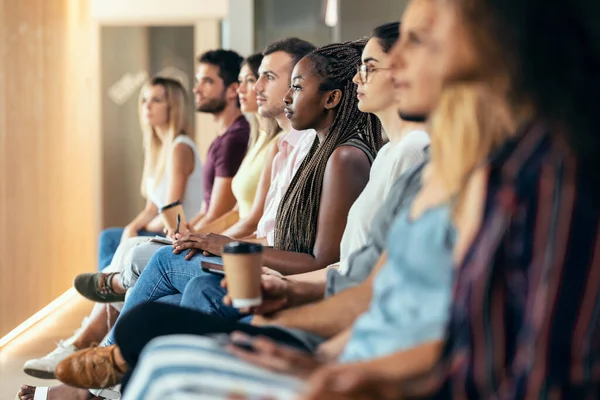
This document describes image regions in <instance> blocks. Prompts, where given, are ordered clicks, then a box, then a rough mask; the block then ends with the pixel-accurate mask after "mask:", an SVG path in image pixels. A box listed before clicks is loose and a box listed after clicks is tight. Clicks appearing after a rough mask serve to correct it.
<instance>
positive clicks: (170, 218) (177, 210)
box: [160, 201, 187, 232]
mask: <svg viewBox="0 0 600 400" xmlns="http://www.w3.org/2000/svg"><path fill="white" fill-rule="evenodd" d="M178 215H179V218H180V222H179V232H182V231H184V230H186V229H187V228H186V226H187V222H186V221H185V215H184V214H183V206H182V205H181V202H179V201H176V202H175V203H171V204H169V205H166V206H164V207H162V208H161V209H160V216H161V218H162V220H163V224H165V227H166V228H167V229H171V230H175V229H176V228H177V216H178Z"/></svg>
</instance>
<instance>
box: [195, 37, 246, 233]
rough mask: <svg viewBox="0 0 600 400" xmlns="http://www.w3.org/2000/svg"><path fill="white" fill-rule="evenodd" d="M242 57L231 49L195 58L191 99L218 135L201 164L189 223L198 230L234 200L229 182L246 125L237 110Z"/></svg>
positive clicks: (239, 159) (241, 149)
mask: <svg viewBox="0 0 600 400" xmlns="http://www.w3.org/2000/svg"><path fill="white" fill-rule="evenodd" d="M242 61H243V59H242V57H241V56H240V55H239V54H237V53H236V52H234V51H231V50H222V49H219V50H210V51H207V52H206V53H203V54H201V55H200V57H198V69H197V73H196V84H195V85H194V90H193V92H194V100H195V104H196V111H197V112H202V113H209V114H213V115H214V117H215V121H216V122H217V124H218V126H219V135H218V136H217V138H216V139H215V140H214V141H213V142H212V144H211V145H210V148H209V150H208V154H207V155H206V163H205V165H204V204H203V206H202V210H201V212H200V213H199V214H198V215H197V216H196V217H195V218H193V220H192V221H190V226H192V227H193V226H195V227H196V228H200V227H202V226H204V225H206V224H208V223H210V222H212V221H214V220H215V219H217V218H218V217H220V216H221V215H223V214H224V213H225V212H227V211H229V210H231V209H232V208H233V207H234V206H235V204H236V200H235V197H234V195H233V192H232V191H231V181H232V179H233V177H234V175H235V174H236V172H237V170H238V168H239V166H240V164H241V163H242V160H243V159H244V156H245V154H246V149H247V147H248V139H249V137H250V125H249V124H248V121H247V120H246V118H245V117H244V116H243V115H242V112H241V111H240V104H239V100H238V95H237V87H238V81H237V77H238V75H239V72H240V67H241V64H242Z"/></svg>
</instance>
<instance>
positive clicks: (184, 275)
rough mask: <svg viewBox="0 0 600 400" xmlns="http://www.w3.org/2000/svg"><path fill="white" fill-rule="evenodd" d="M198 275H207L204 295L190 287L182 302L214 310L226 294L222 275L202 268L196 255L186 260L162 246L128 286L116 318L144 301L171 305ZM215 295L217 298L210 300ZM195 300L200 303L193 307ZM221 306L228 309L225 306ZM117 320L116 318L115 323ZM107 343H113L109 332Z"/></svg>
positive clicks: (169, 247)
mask: <svg viewBox="0 0 600 400" xmlns="http://www.w3.org/2000/svg"><path fill="white" fill-rule="evenodd" d="M197 277H205V278H207V280H206V281H204V283H205V284H206V286H204V287H203V288H202V289H201V290H200V289H198V290H200V291H201V292H206V297H203V296H196V291H195V290H193V291H191V292H190V294H189V295H188V299H189V300H186V302H185V304H186V305H187V307H190V308H192V309H194V310H202V311H203V310H213V309H216V307H218V306H217V303H220V302H221V300H222V299H223V296H224V295H225V291H224V289H223V288H221V286H220V281H221V277H219V276H217V275H213V274H209V273H207V272H204V271H202V269H201V268H200V262H199V261H198V260H197V259H196V257H194V258H192V259H191V260H189V261H188V260H186V259H185V253H182V254H173V248H172V247H171V246H165V247H163V248H162V249H160V250H158V251H157V252H156V253H155V254H154V255H153V256H152V258H151V259H150V261H149V262H148V265H147V266H146V268H145V269H144V270H143V271H142V273H141V275H140V277H139V279H138V280H137V282H136V283H135V285H134V286H133V287H132V288H131V289H129V293H128V294H127V299H126V300H125V304H124V306H123V309H122V310H121V314H120V315H119V318H121V316H123V315H125V314H126V313H128V312H129V311H130V310H131V309H133V308H135V307H137V306H139V305H141V304H144V303H150V302H154V301H158V302H166V303H169V304H173V301H174V300H175V299H177V298H178V297H176V296H181V295H182V294H183V293H184V291H185V289H186V286H187V285H188V283H190V282H191V281H192V280H193V279H194V278H197ZM195 287H196V286H195ZM193 295H194V296H193ZM215 298H216V301H213V300H214V299H215ZM195 301H198V302H199V303H198V304H197V305H194V306H192V304H194V303H193V302H195ZM222 307H223V308H227V307H225V306H224V305H222ZM234 311H235V310H234ZM238 315H239V314H238ZM118 321H119V319H117V323H118ZM166 323H168V321H166ZM107 343H108V344H112V343H114V337H113V333H112V332H111V334H110V336H109V337H108V342H107Z"/></svg>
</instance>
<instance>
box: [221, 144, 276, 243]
mask: <svg viewBox="0 0 600 400" xmlns="http://www.w3.org/2000/svg"><path fill="white" fill-rule="evenodd" d="M278 151H279V146H277V141H276V140H275V141H274V143H273V145H271V146H270V147H269V149H268V150H267V153H266V155H265V167H264V168H263V170H262V172H261V174H260V180H259V181H258V187H257V188H256V194H255V195H254V202H253V203H252V210H250V215H248V217H246V218H244V219H241V220H239V221H238V222H237V223H236V224H235V225H233V226H232V227H230V228H229V229H227V230H226V231H225V232H223V235H224V236H229V237H232V238H239V239H241V238H245V237H247V236H249V235H252V234H253V233H254V232H255V231H256V227H257V226H258V221H260V219H261V218H262V215H263V212H264V210H265V200H266V198H267V193H268V192H269V188H270V187H271V170H272V167H273V158H275V155H276V154H277V152H278Z"/></svg>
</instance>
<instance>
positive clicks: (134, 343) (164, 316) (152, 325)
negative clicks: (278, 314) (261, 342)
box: [115, 303, 308, 393]
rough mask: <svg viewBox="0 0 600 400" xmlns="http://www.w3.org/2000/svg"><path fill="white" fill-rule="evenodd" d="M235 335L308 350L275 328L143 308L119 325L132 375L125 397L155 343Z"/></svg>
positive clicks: (191, 312) (161, 307) (118, 340)
mask: <svg viewBox="0 0 600 400" xmlns="http://www.w3.org/2000/svg"><path fill="white" fill-rule="evenodd" d="M234 331H241V332H244V333H246V334H248V335H251V336H258V335H260V336H266V337H268V338H270V339H273V340H275V341H277V342H280V343H282V344H286V345H289V346H293V347H296V348H298V349H301V350H308V349H307V348H306V346H304V345H303V344H302V343H301V342H300V341H298V340H297V339H295V338H294V337H293V336H292V335H290V334H288V333H287V332H285V331H283V330H280V329H277V328H274V327H264V328H263V327H257V326H252V325H249V324H242V323H239V322H237V321H231V320H226V319H222V318H219V317H213V316H210V315H206V314H203V313H201V312H198V311H194V310H190V309H187V308H182V307H177V306H172V305H169V304H162V303H147V304H142V305H140V306H139V307H136V308H134V309H132V310H131V311H130V312H128V313H127V314H123V315H122V316H121V318H120V319H119V323H118V324H116V325H115V342H116V344H117V345H118V346H119V349H120V350H121V353H122V354H123V358H125V361H127V364H128V366H129V371H128V373H127V374H126V375H125V377H124V379H123V384H122V391H123V393H124V391H125V387H126V386H127V382H128V381H129V378H130V377H131V374H132V373H133V371H134V370H135V367H136V365H137V363H138V360H139V357H140V353H141V352H142V350H143V349H144V347H145V346H146V345H147V344H148V342H150V341H151V340H152V339H154V338H157V337H159V336H167V335H180V334H183V335H185V334H188V335H199V336H202V335H209V334H215V333H231V332H234Z"/></svg>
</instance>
